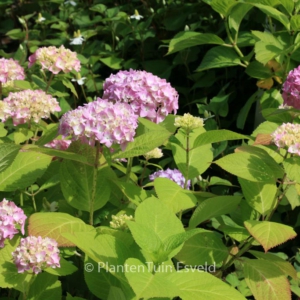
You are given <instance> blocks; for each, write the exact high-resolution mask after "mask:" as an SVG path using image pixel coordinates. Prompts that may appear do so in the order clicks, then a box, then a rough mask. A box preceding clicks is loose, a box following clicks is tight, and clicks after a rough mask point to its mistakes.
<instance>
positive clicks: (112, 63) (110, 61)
mask: <svg viewBox="0 0 300 300" xmlns="http://www.w3.org/2000/svg"><path fill="white" fill-rule="evenodd" d="M99 60H100V61H101V62H103V63H104V64H105V65H107V66H108V67H110V68H111V69H116V70H119V69H121V68H122V65H121V64H122V62H123V59H122V58H119V57H115V56H110V57H105V58H99Z"/></svg>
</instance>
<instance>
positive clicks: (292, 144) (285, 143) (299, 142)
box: [271, 123, 300, 156]
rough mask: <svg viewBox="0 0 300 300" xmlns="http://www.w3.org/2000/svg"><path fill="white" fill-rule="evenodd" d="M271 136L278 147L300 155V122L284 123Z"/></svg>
mask: <svg viewBox="0 0 300 300" xmlns="http://www.w3.org/2000/svg"><path fill="white" fill-rule="evenodd" d="M271 136H272V138H273V142H274V143H275V145H276V146H277V147H278V148H287V151H288V152H289V153H293V154H297V155H299V156H300V124H292V123H283V124H282V125H281V126H279V127H278V128H277V129H276V130H275V131H274V132H273V133H272V134H271Z"/></svg>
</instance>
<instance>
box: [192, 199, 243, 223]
mask: <svg viewBox="0 0 300 300" xmlns="http://www.w3.org/2000/svg"><path fill="white" fill-rule="evenodd" d="M241 199H242V197H241V196H217V197H213V198H209V199H206V200H204V201H203V202H201V203H200V204H199V205H198V207H197V208H196V210H195V211H194V213H193V215H192V217H191V219H190V222H189V228H195V227H196V226H198V225H199V224H201V223H202V222H204V221H205V220H209V219H211V218H213V217H216V216H220V215H224V214H228V213H230V212H232V211H234V210H235V209H236V208H237V206H238V204H239V203H240V201H241Z"/></svg>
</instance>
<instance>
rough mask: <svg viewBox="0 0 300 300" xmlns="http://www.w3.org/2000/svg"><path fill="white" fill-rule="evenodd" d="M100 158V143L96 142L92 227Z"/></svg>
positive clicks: (91, 207)
mask: <svg viewBox="0 0 300 300" xmlns="http://www.w3.org/2000/svg"><path fill="white" fill-rule="evenodd" d="M99 158H100V143H99V142H98V141H97V142H96V156H95V164H94V172H93V188H92V197H91V202H90V225H93V224H94V203H95V196H96V189H97V176H98V167H99Z"/></svg>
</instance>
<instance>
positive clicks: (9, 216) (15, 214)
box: [0, 198, 27, 248]
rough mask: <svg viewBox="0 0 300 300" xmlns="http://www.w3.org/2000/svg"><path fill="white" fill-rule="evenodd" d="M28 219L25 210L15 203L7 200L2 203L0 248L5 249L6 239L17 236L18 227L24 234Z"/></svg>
mask: <svg viewBox="0 0 300 300" xmlns="http://www.w3.org/2000/svg"><path fill="white" fill-rule="evenodd" d="M26 219H27V217H26V215H25V214H24V212H23V210H22V209H21V208H19V207H17V206H16V205H15V203H14V202H11V201H8V200H6V199H5V198H4V199H3V200H2V201H1V202H0V248H3V247H4V240H5V239H10V240H11V239H12V238H13V237H14V235H15V234H17V233H18V232H19V231H18V227H21V232H22V234H24V226H25V220H26Z"/></svg>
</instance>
